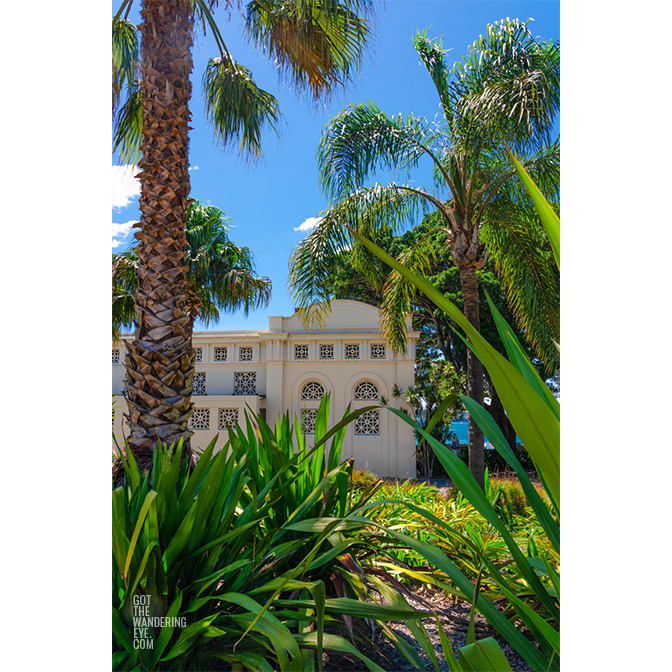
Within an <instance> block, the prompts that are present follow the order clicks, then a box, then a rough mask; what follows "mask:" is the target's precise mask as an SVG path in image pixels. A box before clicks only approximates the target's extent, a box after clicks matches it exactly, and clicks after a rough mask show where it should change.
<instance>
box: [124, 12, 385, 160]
mask: <svg viewBox="0 0 672 672" xmlns="http://www.w3.org/2000/svg"><path fill="white" fill-rule="evenodd" d="M192 5H193V10H194V15H195V19H196V25H198V26H199V28H200V30H202V32H203V33H205V32H206V31H208V32H210V33H211V34H212V35H213V37H214V39H215V43H216V45H217V49H218V51H219V54H218V56H216V57H213V58H211V59H210V60H209V61H208V65H207V68H206V71H205V73H204V75H203V90H204V98H205V112H206V116H207V119H208V121H209V122H210V124H211V125H212V127H213V130H214V135H215V139H216V140H218V141H219V142H220V143H221V145H222V146H224V147H226V146H229V145H230V144H232V143H234V142H236V141H237V142H238V143H239V150H240V154H241V156H246V157H248V158H258V157H260V156H261V154H262V152H261V133H262V132H263V130H264V129H265V128H268V129H270V130H272V131H274V132H275V133H278V131H279V122H280V120H281V112H280V108H279V105H278V101H277V99H276V98H275V97H274V96H273V95H272V94H271V93H269V92H267V91H264V90H263V89H261V88H260V87H259V86H257V84H256V82H255V81H254V79H253V78H252V73H251V72H250V70H249V69H248V68H246V67H245V66H244V65H242V64H240V63H237V62H236V61H235V59H234V57H233V56H232V54H231V53H230V52H229V50H228V48H227V46H226V43H225V40H224V36H223V35H222V32H221V30H220V28H219V26H218V24H217V22H216V21H215V18H214V10H215V9H216V8H218V6H220V5H224V6H225V7H226V8H227V9H228V10H229V12H230V10H231V8H232V7H233V3H231V2H229V0H226V1H225V2H220V0H193V2H192ZM132 6H133V0H125V1H124V2H122V4H121V7H120V8H119V10H118V12H117V14H116V16H115V17H114V18H113V20H112V47H113V49H112V94H113V101H112V102H113V114H114V138H113V147H114V151H118V152H119V155H120V157H121V160H122V161H123V162H126V163H136V162H137V160H138V158H139V156H140V138H141V133H142V97H141V94H140V87H139V81H140V77H141V70H140V36H139V34H138V31H137V27H136V26H135V25H133V24H132V23H130V22H129V21H128V16H129V13H130V10H131V8H132ZM242 9H243V13H244V16H245V32H246V35H247V37H248V38H249V39H251V40H252V42H253V43H254V45H255V46H257V47H258V48H259V49H261V51H262V52H263V53H264V54H266V55H267V56H268V57H269V60H271V61H273V62H275V64H276V66H277V69H278V74H279V75H280V77H281V78H288V79H289V80H290V81H291V84H292V86H293V88H294V89H295V90H297V91H304V92H306V93H307V94H309V96H311V97H312V98H313V99H315V100H317V99H320V98H324V99H327V98H329V97H330V96H331V94H332V93H333V92H334V91H335V90H336V88H338V87H343V86H345V85H347V83H348V82H349V81H350V80H351V79H352V77H353V74H354V73H356V72H357V71H358V70H359V68H360V67H361V65H362V63H363V58H364V53H365V48H366V45H367V43H368V42H369V41H370V40H371V30H370V27H369V21H370V19H369V17H373V10H374V4H373V3H372V2H370V1H369V0H364V1H362V0H354V1H353V0H292V1H291V2H284V3H282V4H280V3H270V4H269V3H266V2H257V1H256V0H253V1H251V2H247V3H245V4H244V7H243V8H242ZM360 13H362V16H360Z"/></svg>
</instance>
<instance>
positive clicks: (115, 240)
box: [112, 220, 138, 249]
mask: <svg viewBox="0 0 672 672" xmlns="http://www.w3.org/2000/svg"><path fill="white" fill-rule="evenodd" d="M137 223H138V222H137V221H135V220H134V221H131V222H126V223H125V224H115V223H114V222H112V248H113V249H114V248H115V247H120V246H121V245H124V244H125V243H126V238H127V237H128V234H129V233H130V232H131V228H132V227H133V226H134V225H135V224H137Z"/></svg>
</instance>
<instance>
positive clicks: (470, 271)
mask: <svg viewBox="0 0 672 672" xmlns="http://www.w3.org/2000/svg"><path fill="white" fill-rule="evenodd" d="M460 282H461V284H462V300H463V301H464V316H465V317H466V318H467V319H468V320H469V323H470V324H471V325H472V326H473V327H474V328H475V329H476V330H478V331H479V332H480V331H481V318H480V312H479V307H478V281H477V278H476V267H475V265H474V264H469V265H468V266H462V267H460ZM467 395H468V396H469V397H471V398H472V399H473V400H474V401H476V402H477V403H479V404H481V405H483V365H482V364H481V360H480V359H479V358H478V357H476V355H475V354H474V353H473V352H472V351H471V349H470V348H467ZM469 471H470V472H471V474H472V476H473V477H474V478H475V479H476V481H477V482H478V484H479V485H480V486H481V488H484V486H485V452H484V448H483V432H482V431H481V430H480V429H479V428H478V425H477V424H476V423H475V422H474V419H473V418H472V417H471V416H469Z"/></svg>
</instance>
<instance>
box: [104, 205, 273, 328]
mask: <svg viewBox="0 0 672 672" xmlns="http://www.w3.org/2000/svg"><path fill="white" fill-rule="evenodd" d="M229 228H230V221H229V220H228V219H227V218H226V217H225V216H224V213H223V212H222V211H221V210H220V209H219V208H216V207H214V206H212V205H208V206H205V205H201V204H200V203H199V202H198V201H192V202H190V203H189V209H188V211H187V232H186V235H187V250H186V263H187V269H188V270H187V274H186V278H187V306H188V312H189V331H190V333H193V329H194V323H195V321H196V320H197V319H198V320H200V321H201V322H202V323H203V325H204V326H205V327H207V326H208V325H209V324H210V323H211V322H216V321H217V320H218V319H219V318H220V311H223V312H234V311H236V310H242V311H243V313H244V314H245V315H248V314H249V312H250V310H255V309H257V308H261V307H262V306H267V305H268V302H269V300H270V298H271V281H270V279H269V278H265V277H258V276H257V275H255V273H254V258H253V256H252V252H251V251H250V249H249V248H247V247H238V246H237V245H235V244H234V243H233V242H232V241H231V240H229V236H228V231H229ZM137 287H138V246H137V243H136V244H135V245H133V246H131V247H130V248H129V249H128V250H126V251H125V252H123V253H121V254H113V255H112V338H113V340H115V341H118V340H119V337H120V336H121V329H122V328H125V329H132V328H135V294H136V291H137Z"/></svg>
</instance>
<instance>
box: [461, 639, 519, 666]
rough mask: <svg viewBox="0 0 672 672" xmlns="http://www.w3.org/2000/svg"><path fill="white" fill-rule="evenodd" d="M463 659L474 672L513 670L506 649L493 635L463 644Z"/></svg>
mask: <svg viewBox="0 0 672 672" xmlns="http://www.w3.org/2000/svg"><path fill="white" fill-rule="evenodd" d="M463 659H464V660H465V661H466V662H467V663H468V664H469V666H470V667H469V669H470V670H474V672H511V666H510V665H509V661H508V660H507V659H506V656H505V655H504V651H502V649H501V647H500V646H499V644H498V643H497V640H496V639H494V638H493V637H486V638H485V639H481V640H480V641H478V642H475V643H474V644H469V645H467V646H463V647H462V648H461V649H460V661H462V660H463ZM464 669H465V670H466V669H467V668H466V667H465V668H464Z"/></svg>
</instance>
